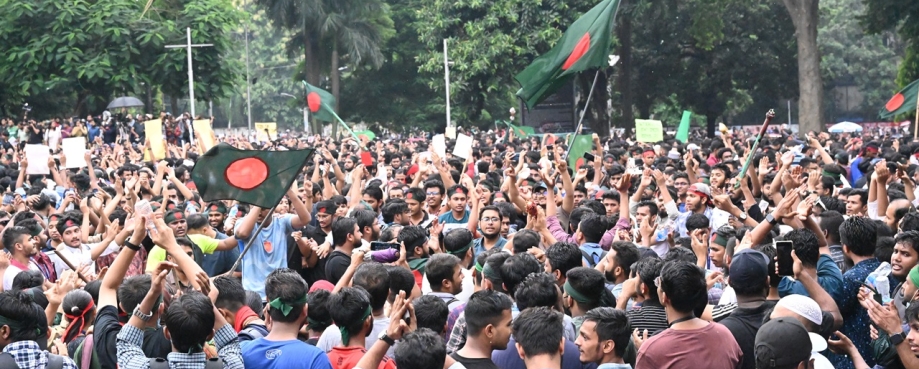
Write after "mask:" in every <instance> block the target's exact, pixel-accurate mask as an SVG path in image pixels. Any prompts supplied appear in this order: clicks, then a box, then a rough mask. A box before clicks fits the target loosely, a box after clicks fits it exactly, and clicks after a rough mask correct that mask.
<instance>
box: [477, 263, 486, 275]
mask: <svg viewBox="0 0 919 369" xmlns="http://www.w3.org/2000/svg"><path fill="white" fill-rule="evenodd" d="M482 269H485V267H484V266H482V264H479V263H478V262H476V263H475V270H476V271H477V272H479V273H481V272H482Z"/></svg>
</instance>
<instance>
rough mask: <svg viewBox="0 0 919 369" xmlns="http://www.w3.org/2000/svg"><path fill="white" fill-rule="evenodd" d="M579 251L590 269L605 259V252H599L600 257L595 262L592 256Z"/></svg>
mask: <svg viewBox="0 0 919 369" xmlns="http://www.w3.org/2000/svg"><path fill="white" fill-rule="evenodd" d="M580 251H581V256H583V257H584V259H587V265H588V266H590V267H591V268H593V267H595V266H597V263H599V262H600V260H603V258H605V257H606V253H607V252H606V251H603V252H601V253H600V257H599V258H598V259H596V260H595V259H594V256H593V255H592V254H591V253H589V252H587V251H584V250H580Z"/></svg>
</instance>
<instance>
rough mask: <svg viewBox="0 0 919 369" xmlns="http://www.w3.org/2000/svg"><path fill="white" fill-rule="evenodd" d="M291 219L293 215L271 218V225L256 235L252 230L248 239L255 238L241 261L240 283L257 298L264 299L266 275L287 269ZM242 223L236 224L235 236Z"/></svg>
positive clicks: (291, 228)
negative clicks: (241, 278) (257, 295)
mask: <svg viewBox="0 0 919 369" xmlns="http://www.w3.org/2000/svg"><path fill="white" fill-rule="evenodd" d="M293 217H294V215H293V214H288V215H283V216H279V217H277V218H273V219H272V220H271V224H269V225H268V226H267V227H265V228H264V229H262V231H261V232H259V233H258V234H255V229H253V230H252V232H253V234H251V235H250V236H249V237H255V241H254V242H253V243H252V247H250V249H249V252H247V253H246V256H244V257H243V261H242V266H243V268H242V269H243V270H242V273H243V281H242V282H243V288H244V289H246V290H247V291H255V292H258V294H259V296H261V297H262V298H265V280H266V279H268V274H269V273H271V271H273V270H275V269H279V268H287V235H289V234H290V233H291V232H293V231H294V228H293V227H292V226H291V225H290V220H291V219H293ZM242 223H243V222H237V223H236V228H235V233H236V234H239V227H240V225H242ZM253 228H254V227H253ZM248 240H249V239H245V240H242V241H248Z"/></svg>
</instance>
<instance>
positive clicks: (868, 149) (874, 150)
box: [865, 146, 878, 152]
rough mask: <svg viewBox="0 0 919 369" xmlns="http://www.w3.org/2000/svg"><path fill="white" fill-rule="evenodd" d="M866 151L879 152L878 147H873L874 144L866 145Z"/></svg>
mask: <svg viewBox="0 0 919 369" xmlns="http://www.w3.org/2000/svg"><path fill="white" fill-rule="evenodd" d="M865 151H870V152H878V148H877V147H873V146H868V147H865Z"/></svg>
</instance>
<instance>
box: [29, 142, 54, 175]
mask: <svg viewBox="0 0 919 369" xmlns="http://www.w3.org/2000/svg"><path fill="white" fill-rule="evenodd" d="M50 150H51V149H50V148H49V147H48V146H46V145H26V147H25V151H26V159H28V160H29V167H28V168H26V174H28V175H32V174H51V169H48V158H49V157H51V151H50Z"/></svg>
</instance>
